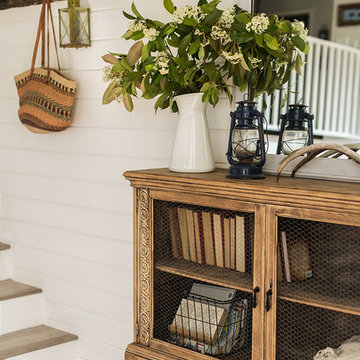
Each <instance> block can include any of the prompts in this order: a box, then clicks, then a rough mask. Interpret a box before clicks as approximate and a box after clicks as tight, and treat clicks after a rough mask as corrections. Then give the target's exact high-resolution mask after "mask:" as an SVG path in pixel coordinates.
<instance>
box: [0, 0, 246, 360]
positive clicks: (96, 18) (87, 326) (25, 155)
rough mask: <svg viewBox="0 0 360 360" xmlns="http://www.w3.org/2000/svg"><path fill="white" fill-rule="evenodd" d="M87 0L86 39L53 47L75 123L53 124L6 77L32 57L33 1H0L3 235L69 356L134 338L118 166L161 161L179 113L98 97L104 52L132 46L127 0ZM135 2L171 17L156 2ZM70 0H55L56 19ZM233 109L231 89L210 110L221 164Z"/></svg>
mask: <svg viewBox="0 0 360 360" xmlns="http://www.w3.org/2000/svg"><path fill="white" fill-rule="evenodd" d="M234 2H235V1H231V0H226V1H223V6H229V5H231V4H233V3H234ZM87 3H89V5H90V8H91V25H92V28H91V33H92V47H91V48H88V49H78V50H75V49H66V50H63V49H60V57H61V63H62V68H63V70H64V72H65V73H67V74H68V75H70V76H71V77H72V78H74V79H75V80H76V81H77V83H78V90H77V94H76V102H75V108H74V113H73V126H72V127H71V128H70V129H68V130H67V131H65V132H63V133H58V134H48V135H37V134H33V133H31V132H29V131H28V130H27V129H26V128H25V127H23V126H22V125H21V124H20V122H19V120H18V118H17V110H18V98H17V93H16V88H15V85H14V82H13V76H14V75H16V74H18V73H20V72H22V71H24V70H26V69H28V68H29V66H30V60H31V54H32V49H33V42H34V38H35V31H36V27H37V21H38V14H39V11H40V6H38V5H37V6H28V7H26V8H13V9H8V10H2V11H0V33H1V34H3V36H1V37H0V54H1V56H0V109H1V115H0V191H1V193H2V209H1V215H2V218H1V220H0V225H1V227H0V228H1V232H0V240H3V241H5V240H6V241H7V242H10V243H11V245H12V248H13V251H14V266H15V268H14V270H15V271H14V274H15V278H16V280H18V281H22V282H26V283H28V284H31V285H34V286H37V287H40V288H42V289H43V291H44V296H45V299H46V311H47V316H48V317H47V319H48V320H47V324H49V325H52V326H56V327H58V328H59V329H62V330H65V331H70V332H73V333H74V334H77V335H78V336H79V342H78V347H77V354H76V359H77V360H80V359H82V360H115V359H116V360H119V359H122V358H123V353H124V350H125V347H126V345H127V344H128V343H130V342H132V340H133V339H132V334H133V331H132V326H133V324H132V315H131V314H132V280H133V278H132V191H131V188H130V186H129V183H128V182H127V181H125V180H124V179H123V177H122V173H123V172H124V171H125V170H127V169H139V168H152V167H164V166H167V163H168V158H169V155H170V152H171V144H172V140H173V137H174V131H175V128H176V125H177V120H176V119H177V116H176V115H173V114H171V113H170V112H169V111H159V112H158V114H157V115H155V114H154V112H153V102H151V101H144V100H141V99H139V100H137V101H136V102H135V110H134V112H133V113H131V114H129V113H127V112H126V111H125V110H124V108H123V106H122V105H119V104H110V105H108V106H103V105H101V97H102V93H103V91H104V89H105V88H106V85H105V84H104V83H103V81H102V68H103V66H104V63H103V62H102V60H101V56H102V55H103V54H105V53H106V52H107V51H116V52H117V51H119V52H125V51H126V50H127V49H128V46H129V45H128V44H127V43H126V42H125V41H124V40H123V39H121V36H122V34H123V32H124V29H125V28H126V26H127V21H126V20H124V18H123V16H122V14H121V12H122V10H123V9H124V10H127V11H129V9H130V6H131V0H122V1H119V0H90V1H88V2H87ZM175 3H176V4H177V5H178V6H181V5H182V4H186V3H195V1H186V0H177V1H175ZM238 3H239V5H240V6H242V7H246V6H247V5H248V4H249V3H250V1H249V0H240V1H238ZM136 5H137V7H138V9H139V10H140V12H141V13H144V14H146V16H148V17H155V18H158V19H159V20H165V19H166V16H165V17H164V16H160V14H161V13H162V1H155V2H154V1H148V0H137V1H136ZM66 6H67V3H66V2H65V1H58V2H56V3H54V4H53V7H54V15H55V23H57V21H58V18H57V9H58V8H63V7H66ZM56 28H57V26H56ZM4 34H6V36H4ZM20 34H21V35H20ZM53 60H54V59H53ZM52 66H55V62H53V64H52ZM229 112H230V106H229V104H228V102H227V100H226V99H222V100H221V104H220V106H218V107H217V108H216V109H215V110H212V109H211V108H210V109H209V111H208V118H209V124H210V128H211V136H212V141H213V147H214V152H215V158H216V161H217V163H218V164H224V163H226V160H225V155H224V154H225V152H226V147H227V133H228V126H229ZM5 235H6V236H5ZM5 237H6V239H5Z"/></svg>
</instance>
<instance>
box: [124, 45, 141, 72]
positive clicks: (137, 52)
mask: <svg viewBox="0 0 360 360" xmlns="http://www.w3.org/2000/svg"><path fill="white" fill-rule="evenodd" d="M143 46H144V43H143V42H142V41H137V42H136V43H135V44H134V45H133V46H132V47H131V48H130V50H129V53H128V55H127V56H126V60H127V62H128V63H129V65H130V66H133V65H135V64H136V63H137V62H138V60H139V59H140V57H141V54H142V49H143Z"/></svg>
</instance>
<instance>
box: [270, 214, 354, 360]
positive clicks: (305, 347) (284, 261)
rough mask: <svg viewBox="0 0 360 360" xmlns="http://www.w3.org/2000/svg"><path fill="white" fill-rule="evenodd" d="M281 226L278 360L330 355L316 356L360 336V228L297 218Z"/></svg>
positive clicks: (281, 219) (282, 219) (310, 358)
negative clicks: (321, 351) (322, 351)
mask: <svg viewBox="0 0 360 360" xmlns="http://www.w3.org/2000/svg"><path fill="white" fill-rule="evenodd" d="M278 225H279V233H278V237H279V248H278V294H277V295H278V298H279V302H278V308H277V359H278V360H297V359H299V360H300V359H301V360H306V359H309V360H312V359H316V360H321V359H323V358H324V359H325V358H326V356H328V355H326V354H325V353H319V354H318V355H317V357H314V356H315V355H316V354H317V353H318V351H320V350H324V349H326V348H331V349H332V350H331V351H336V349H337V348H338V347H339V346H340V345H341V344H342V343H343V342H344V341H346V340H349V339H350V338H352V337H353V336H356V335H360V281H359V279H360V246H359V243H360V227H357V226H348V225H339V224H332V223H325V222H319V221H308V220H299V219H292V218H279V223H278ZM359 345H360V344H359ZM327 351H330V350H327ZM358 351H359V354H358V358H359V359H360V346H359V349H358ZM322 356H323V357H322Z"/></svg>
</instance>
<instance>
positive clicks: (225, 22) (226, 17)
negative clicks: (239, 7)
mask: <svg viewBox="0 0 360 360" xmlns="http://www.w3.org/2000/svg"><path fill="white" fill-rule="evenodd" d="M234 20H235V7H231V8H227V9H224V11H223V13H222V14H221V17H220V19H219V23H220V24H221V25H222V26H223V27H225V28H227V29H230V28H231V24H232V23H233V22H234Z"/></svg>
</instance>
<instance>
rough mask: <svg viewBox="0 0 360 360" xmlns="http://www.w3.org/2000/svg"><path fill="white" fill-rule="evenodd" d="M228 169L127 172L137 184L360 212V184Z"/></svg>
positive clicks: (248, 199)
mask: <svg viewBox="0 0 360 360" xmlns="http://www.w3.org/2000/svg"><path fill="white" fill-rule="evenodd" d="M227 173H228V170H226V169H216V170H215V171H214V172H211V173H202V174H192V173H176V172H171V171H169V169H167V168H161V169H146V170H130V171H126V172H125V173H124V176H125V178H126V179H127V180H129V181H130V182H131V185H132V186H134V187H145V188H149V189H153V190H173V191H178V192H191V193H194V194H195V193H197V194H207V195H213V196H225V197H232V198H234V199H236V198H238V199H241V200H245V201H251V202H263V203H269V204H276V205H299V206H309V205H311V204H313V205H318V206H320V207H325V208H327V207H335V208H337V209H342V208H344V209H346V210H352V211H360V183H349V182H338V181H329V180H315V179H304V178H296V177H295V178H291V177H280V180H279V182H278V183H277V182H276V176H271V175H267V176H266V178H265V179H261V180H243V179H228V178H227V177H226V175H227Z"/></svg>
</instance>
